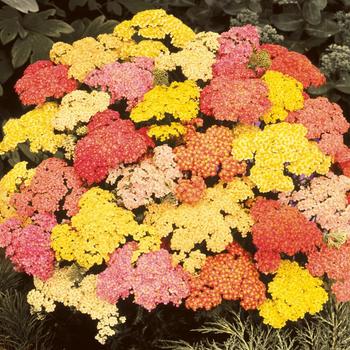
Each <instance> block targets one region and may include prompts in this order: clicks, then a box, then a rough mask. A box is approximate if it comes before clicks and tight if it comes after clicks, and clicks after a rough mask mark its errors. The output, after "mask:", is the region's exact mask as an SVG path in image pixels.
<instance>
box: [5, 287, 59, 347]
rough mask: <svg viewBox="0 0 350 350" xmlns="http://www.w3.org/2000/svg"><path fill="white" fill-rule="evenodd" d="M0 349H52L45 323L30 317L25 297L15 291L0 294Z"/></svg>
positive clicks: (32, 316)
mask: <svg viewBox="0 0 350 350" xmlns="http://www.w3.org/2000/svg"><path fill="white" fill-rule="evenodd" d="M0 349H6V350H32V349H33V350H34V349H35V350H50V349H53V346H52V335H51V334H50V332H49V328H48V326H47V321H45V319H44V320H38V319H37V318H36V316H35V315H31V314H30V309H29V305H28V303H27V300H26V297H25V295H23V294H21V293H19V292H17V291H10V290H7V291H6V292H4V293H0Z"/></svg>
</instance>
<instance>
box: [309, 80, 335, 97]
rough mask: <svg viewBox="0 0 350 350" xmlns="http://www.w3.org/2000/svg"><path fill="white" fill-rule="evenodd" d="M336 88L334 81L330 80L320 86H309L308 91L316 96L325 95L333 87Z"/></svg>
mask: <svg viewBox="0 0 350 350" xmlns="http://www.w3.org/2000/svg"><path fill="white" fill-rule="evenodd" d="M333 88H334V85H333V83H331V82H328V83H326V84H324V85H322V86H319V87H312V86H311V87H309V88H308V89H307V92H308V93H309V94H310V95H315V96H320V95H325V94H327V93H328V91H330V90H331V89H333Z"/></svg>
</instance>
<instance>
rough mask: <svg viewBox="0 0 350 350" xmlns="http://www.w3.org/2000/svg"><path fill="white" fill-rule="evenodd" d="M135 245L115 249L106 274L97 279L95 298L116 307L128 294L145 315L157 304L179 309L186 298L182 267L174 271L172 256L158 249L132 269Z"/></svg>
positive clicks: (186, 288) (187, 288)
mask: <svg viewBox="0 0 350 350" xmlns="http://www.w3.org/2000/svg"><path fill="white" fill-rule="evenodd" d="M134 249H136V244H135V243H134V242H132V243H129V244H126V245H124V247H123V248H119V249H117V250H116V251H115V252H114V253H113V254H112V256H111V259H110V260H109V262H108V267H107V268H106V270H105V271H103V272H102V273H100V274H99V276H98V279H97V295H98V296H99V297H101V298H102V299H105V300H107V301H108V302H110V303H111V304H115V303H116V302H117V301H118V300H119V299H120V298H126V297H127V296H128V295H129V294H133V295H134V297H135V303H136V304H139V305H141V306H143V307H144V308H145V309H147V310H148V311H151V310H153V309H154V308H155V307H156V306H157V305H158V304H168V303H173V304H174V305H177V306H178V305H180V303H181V301H182V299H184V298H186V297H187V296H188V294H189V284H188V275H187V273H186V272H184V271H183V269H182V267H181V266H177V267H173V266H172V260H171V255H170V254H169V252H168V251H166V250H164V249H160V250H158V251H155V252H150V253H147V254H143V255H142V256H141V257H140V258H139V259H138V260H137V264H136V267H132V265H131V257H132V254H133V251H134Z"/></svg>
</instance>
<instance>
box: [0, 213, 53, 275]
mask: <svg viewBox="0 0 350 350" xmlns="http://www.w3.org/2000/svg"><path fill="white" fill-rule="evenodd" d="M31 221H32V222H31ZM31 221H29V223H25V222H21V220H19V219H17V218H11V219H8V220H6V221H5V222H4V223H2V224H0V247H1V248H5V252H6V256H7V257H9V258H10V260H11V261H12V263H13V264H14V266H15V268H16V270H17V271H24V272H25V273H27V274H28V275H33V276H36V277H38V278H40V279H42V280H47V279H48V278H50V277H51V276H52V274H53V270H54V261H55V255H54V252H53V251H52V250H51V247H50V233H51V230H52V228H53V227H54V226H55V225H56V223H57V222H56V218H55V217H54V216H53V215H50V214H37V215H34V216H33V218H32V220H31Z"/></svg>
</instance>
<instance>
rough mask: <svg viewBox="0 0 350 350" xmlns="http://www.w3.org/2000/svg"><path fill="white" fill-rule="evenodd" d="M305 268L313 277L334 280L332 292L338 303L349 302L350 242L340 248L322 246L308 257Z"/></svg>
mask: <svg viewBox="0 0 350 350" xmlns="http://www.w3.org/2000/svg"><path fill="white" fill-rule="evenodd" d="M308 258H309V262H308V264H307V268H308V270H309V271H310V273H311V274H312V275H314V276H323V274H325V273H326V274H327V275H328V277H329V278H330V279H332V280H334V281H335V282H334V284H333V285H332V290H333V292H334V294H335V296H336V298H337V300H338V301H339V302H347V301H350V240H348V241H347V242H346V243H345V244H343V245H342V246H341V247H340V248H334V247H328V246H327V245H325V244H323V245H322V247H321V249H320V251H315V252H313V253H311V254H310V255H309V257H308Z"/></svg>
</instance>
